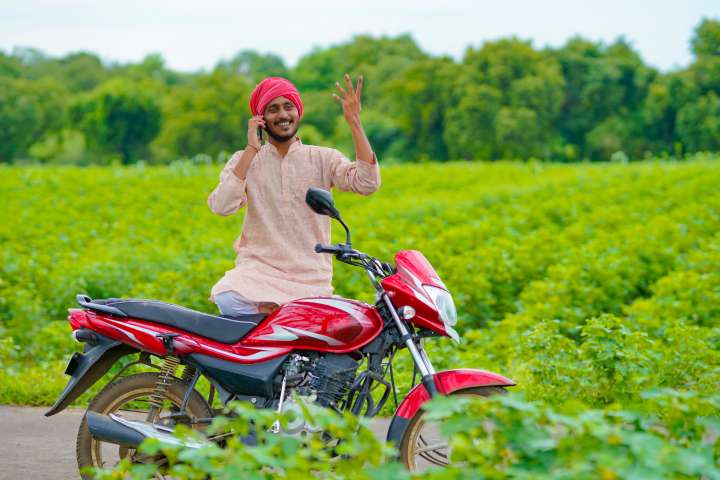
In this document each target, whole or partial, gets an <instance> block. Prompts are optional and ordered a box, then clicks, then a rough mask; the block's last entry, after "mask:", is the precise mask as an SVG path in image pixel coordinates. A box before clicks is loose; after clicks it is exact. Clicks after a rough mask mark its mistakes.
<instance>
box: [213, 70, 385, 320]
mask: <svg viewBox="0 0 720 480" xmlns="http://www.w3.org/2000/svg"><path fill="white" fill-rule="evenodd" d="M362 81H363V79H362V76H361V77H360V78H359V79H358V81H357V86H356V87H353V84H352V81H351V79H350V76H349V75H347V74H346V75H345V88H342V87H341V86H340V83H338V82H336V84H335V86H336V89H337V93H336V94H333V97H334V98H335V99H336V100H337V101H338V102H339V103H340V104H341V105H342V109H343V115H344V117H345V120H346V121H347V123H348V125H349V126H350V130H351V132H352V138H353V143H354V145H355V153H356V156H357V161H355V162H351V161H350V160H348V159H347V158H345V157H344V156H343V155H342V154H341V153H340V152H339V151H337V150H334V149H332V148H327V147H317V146H313V145H303V144H302V142H300V139H299V138H298V137H297V136H296V135H295V134H296V133H297V130H298V127H299V124H300V119H301V118H302V113H303V104H302V99H301V98H300V93H299V92H298V91H297V89H296V88H295V86H294V85H293V84H292V83H290V81H288V80H286V79H284V78H279V77H270V78H266V79H265V80H263V81H262V82H260V83H259V84H258V85H257V86H256V87H255V90H254V91H253V92H252V95H251V96H250V110H251V111H252V114H253V117H252V118H251V119H250V121H249V122H248V144H247V147H246V148H245V149H244V150H241V151H239V152H237V153H235V154H234V155H233V156H232V157H231V158H230V160H229V161H228V163H227V165H225V168H224V169H223V171H222V173H221V174H220V184H219V185H218V186H217V187H216V188H215V190H214V191H213V192H212V193H211V194H210V197H209V198H208V205H209V206H210V209H211V210H212V211H213V212H215V213H217V214H218V215H230V214H233V213H235V212H237V211H238V210H239V209H240V208H242V207H243V206H244V205H246V204H247V207H248V208H247V213H246V214H245V222H244V224H243V229H242V233H241V235H240V237H239V238H238V240H237V241H236V242H235V245H234V249H235V251H236V252H237V258H236V261H235V268H233V269H232V270H229V271H227V272H225V275H224V276H223V278H221V279H220V281H218V282H217V283H216V284H215V286H214V287H213V288H212V292H211V295H212V298H213V300H214V301H215V302H216V303H217V305H218V307H219V309H220V312H221V313H222V314H223V315H230V316H238V315H244V314H251V313H258V312H268V311H272V310H273V309H274V308H277V305H278V304H283V303H286V302H289V301H291V300H294V299H297V298H303V297H311V296H319V295H331V294H332V291H333V288H332V284H331V282H332V257H331V256H330V255H320V254H317V253H315V250H314V247H315V244H316V243H329V242H330V219H329V218H328V217H326V216H321V215H318V214H316V213H314V212H313V211H312V210H311V209H310V207H308V206H307V205H306V204H305V193H306V192H307V189H308V188H310V187H320V188H324V189H327V190H329V189H330V188H331V187H337V188H339V189H340V190H344V191H353V192H355V193H359V194H362V195H370V194H371V193H373V192H374V191H375V190H377V188H378V186H379V185H380V170H379V166H378V163H377V158H376V157H375V154H374V153H373V150H372V147H371V146H370V142H369V141H368V138H367V136H366V135H365V132H364V130H363V127H362V123H361V121H360V110H361V103H360V99H361V95H362ZM258 127H259V128H262V129H263V130H264V131H265V132H266V133H267V137H268V142H267V143H265V144H264V145H262V144H261V141H260V138H259V136H258V134H257V131H258Z"/></svg>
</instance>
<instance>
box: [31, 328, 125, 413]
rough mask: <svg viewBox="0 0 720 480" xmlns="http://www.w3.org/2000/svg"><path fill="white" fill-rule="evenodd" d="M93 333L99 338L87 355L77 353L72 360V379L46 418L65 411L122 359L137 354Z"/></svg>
mask: <svg viewBox="0 0 720 480" xmlns="http://www.w3.org/2000/svg"><path fill="white" fill-rule="evenodd" d="M93 333H94V335H95V337H96V338H97V339H96V340H94V341H93V345H92V346H91V347H90V348H89V349H87V351H86V352H85V353H80V352H75V353H74V354H73V356H72V357H71V358H70V362H69V363H68V366H67V369H66V370H65V374H66V375H70V377H71V378H70V380H69V381H68V383H67V385H66V386H65V389H64V390H63V391H62V393H61V394H60V398H58V399H57V401H56V402H55V405H53V406H52V408H51V409H50V410H48V411H47V412H46V413H45V416H46V417H49V416H51V415H55V414H56V413H58V412H61V411H62V410H64V409H65V407H67V406H68V405H70V403H72V401H73V400H75V399H76V398H77V397H79V396H80V395H82V393H83V392H84V391H85V390H87V389H88V388H90V387H92V386H93V385H94V384H95V382H97V381H98V380H99V379H100V377H102V376H103V375H105V373H106V372H107V371H108V370H110V367H112V366H113V365H114V364H115V362H117V361H118V360H119V359H120V358H121V357H123V356H125V355H128V354H130V353H133V352H137V349H135V348H133V347H131V346H129V345H125V344H124V343H121V342H118V341H116V340H111V339H109V338H107V337H103V336H102V335H99V334H97V333H95V332H93Z"/></svg>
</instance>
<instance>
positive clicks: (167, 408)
mask: <svg viewBox="0 0 720 480" xmlns="http://www.w3.org/2000/svg"><path fill="white" fill-rule="evenodd" d="M157 379H158V374H157V373H154V372H147V373H139V374H136V375H131V376H128V377H122V378H120V379H118V380H116V381H114V382H113V383H111V384H109V385H107V386H106V387H105V388H103V389H102V391H101V392H100V393H98V395H97V396H96V397H95V398H94V399H93V401H92V402H91V403H90V406H89V407H88V411H92V412H97V413H100V414H103V415H108V414H110V413H117V414H118V415H120V416H122V417H123V418H127V419H128V420H142V421H146V420H147V418H148V413H149V411H150V407H151V404H150V396H151V395H152V393H153V390H154V389H155V383H156V382H157ZM186 390H187V384H185V383H184V382H182V381H180V380H179V379H177V378H173V379H172V381H171V382H170V385H169V387H168V389H167V393H166V395H165V401H164V404H163V409H162V410H161V411H159V412H158V415H157V416H156V418H159V419H162V418H163V417H166V416H167V415H169V414H170V413H173V412H177V411H178V410H179V408H180V404H182V399H183V397H184V395H185V392H186ZM187 415H188V416H189V417H190V418H191V419H198V418H210V417H212V416H213V412H212V409H211V408H210V407H209V406H208V404H207V402H206V401H205V399H203V398H202V396H201V395H200V394H199V393H198V392H197V391H196V390H193V392H192V393H191V394H190V399H189V401H188V404H187ZM76 453H77V461H78V467H79V468H80V469H81V470H82V469H83V468H85V467H96V468H112V467H113V466H114V465H116V464H117V463H118V462H119V461H120V460H121V459H123V458H129V457H132V455H134V454H135V450H134V449H131V448H126V447H121V446H119V445H115V444H112V443H107V442H101V441H99V440H97V439H95V438H94V437H93V436H92V435H91V434H90V430H89V429H88V426H87V420H86V419H85V417H83V420H82V422H81V423H80V429H79V430H78V436H77V446H76ZM82 477H83V478H84V479H86V480H87V479H91V478H92V476H91V475H87V474H83V475H82Z"/></svg>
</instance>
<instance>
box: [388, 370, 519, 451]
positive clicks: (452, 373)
mask: <svg viewBox="0 0 720 480" xmlns="http://www.w3.org/2000/svg"><path fill="white" fill-rule="evenodd" d="M433 380H435V386H436V387H437V389H438V392H440V393H441V394H442V395H450V394H451V393H453V392H456V391H458V390H464V389H467V388H475V387H512V386H514V385H515V382H514V381H512V380H510V379H509V378H505V377H503V376H502V375H499V374H497V373H493V372H488V371H486V370H475V369H471V368H463V369H458V370H446V371H444V372H438V373H436V374H435V375H434V376H433ZM429 400H430V394H429V393H428V391H427V389H426V388H425V385H423V384H422V383H419V384H417V385H415V387H414V388H413V389H412V390H410V393H408V394H407V396H406V397H405V398H404V399H403V401H402V402H401V403H400V406H399V407H398V409H397V410H396V411H395V416H394V417H393V419H392V422H390V428H389V429H388V434H387V440H388V441H392V442H395V445H396V446H399V445H400V440H402V437H403V435H405V430H407V426H408V424H409V423H410V419H411V418H413V417H414V416H415V414H416V413H417V412H418V410H420V409H421V408H422V406H423V405H424V404H425V403H426V402H428V401H429Z"/></svg>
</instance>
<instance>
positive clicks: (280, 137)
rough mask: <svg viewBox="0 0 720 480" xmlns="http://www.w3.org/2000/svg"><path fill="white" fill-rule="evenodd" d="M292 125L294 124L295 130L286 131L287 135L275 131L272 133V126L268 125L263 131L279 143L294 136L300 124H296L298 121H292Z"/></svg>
mask: <svg viewBox="0 0 720 480" xmlns="http://www.w3.org/2000/svg"><path fill="white" fill-rule="evenodd" d="M294 125H295V130H293V131H292V132H291V133H288V134H287V135H278V134H276V133H273V131H272V128H270V126H268V128H267V129H266V130H265V131H266V132H267V134H268V137H270V138H272V139H273V140H275V141H276V142H281V143H282V142H287V141H288V140H290V139H291V138H295V134H296V133H297V131H298V128H300V125H299V124H298V122H294Z"/></svg>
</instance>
